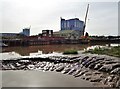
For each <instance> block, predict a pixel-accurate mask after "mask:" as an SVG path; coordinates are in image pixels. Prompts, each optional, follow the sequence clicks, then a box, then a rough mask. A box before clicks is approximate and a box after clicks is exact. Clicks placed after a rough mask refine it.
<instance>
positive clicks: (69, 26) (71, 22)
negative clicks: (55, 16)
mask: <svg viewBox="0 0 120 89" xmlns="http://www.w3.org/2000/svg"><path fill="white" fill-rule="evenodd" d="M84 27H85V24H84V22H83V21H81V20H79V19H78V18H73V19H68V20H65V19H63V18H61V31H63V30H78V31H80V32H79V33H80V35H81V36H82V35H84Z"/></svg>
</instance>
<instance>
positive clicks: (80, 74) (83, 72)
mask: <svg viewBox="0 0 120 89" xmlns="http://www.w3.org/2000/svg"><path fill="white" fill-rule="evenodd" d="M86 72H88V70H83V71H81V72H80V73H79V74H77V75H75V77H79V76H82V75H83V74H85V73H86Z"/></svg>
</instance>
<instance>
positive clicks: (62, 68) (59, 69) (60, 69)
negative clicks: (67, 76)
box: [56, 66, 64, 72]
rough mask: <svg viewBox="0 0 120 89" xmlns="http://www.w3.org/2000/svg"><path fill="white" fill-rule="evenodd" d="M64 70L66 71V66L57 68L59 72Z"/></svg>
mask: <svg viewBox="0 0 120 89" xmlns="http://www.w3.org/2000/svg"><path fill="white" fill-rule="evenodd" d="M62 70H64V66H60V67H58V68H56V71H57V72H61V71H62Z"/></svg>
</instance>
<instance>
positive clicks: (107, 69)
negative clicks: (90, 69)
mask: <svg viewBox="0 0 120 89" xmlns="http://www.w3.org/2000/svg"><path fill="white" fill-rule="evenodd" d="M111 70H112V66H111V65H103V66H102V67H101V68H100V69H99V71H103V72H110V71H111Z"/></svg>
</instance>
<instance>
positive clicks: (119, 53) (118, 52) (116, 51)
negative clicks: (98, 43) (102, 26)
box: [84, 46, 120, 58]
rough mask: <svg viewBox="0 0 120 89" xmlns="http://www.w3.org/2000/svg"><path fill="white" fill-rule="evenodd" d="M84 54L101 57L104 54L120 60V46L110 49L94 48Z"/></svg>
mask: <svg viewBox="0 0 120 89" xmlns="http://www.w3.org/2000/svg"><path fill="white" fill-rule="evenodd" d="M84 53H91V54H102V55H104V54H105V55H109V56H114V57H119V58H120V46H115V47H111V48H101V47H96V48H94V49H89V50H87V51H85V52H84Z"/></svg>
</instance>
